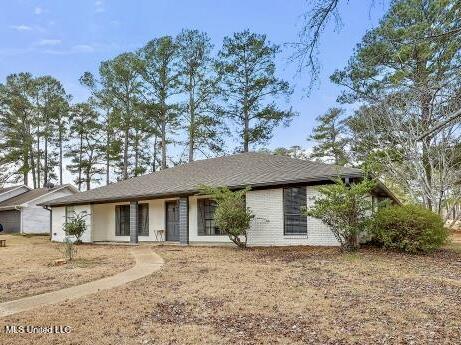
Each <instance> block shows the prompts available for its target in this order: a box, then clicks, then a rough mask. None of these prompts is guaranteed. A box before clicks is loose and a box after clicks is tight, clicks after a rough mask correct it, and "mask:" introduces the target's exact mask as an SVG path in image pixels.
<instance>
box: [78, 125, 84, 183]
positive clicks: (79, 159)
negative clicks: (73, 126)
mask: <svg viewBox="0 0 461 345" xmlns="http://www.w3.org/2000/svg"><path fill="white" fill-rule="evenodd" d="M82 157H83V133H81V132H80V148H79V152H78V190H79V191H81V190H82Z"/></svg>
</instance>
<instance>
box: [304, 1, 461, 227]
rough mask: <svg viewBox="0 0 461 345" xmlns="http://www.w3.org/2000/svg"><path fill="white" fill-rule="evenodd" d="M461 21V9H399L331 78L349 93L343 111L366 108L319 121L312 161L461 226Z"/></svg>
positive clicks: (428, 5)
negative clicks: (344, 170)
mask: <svg viewBox="0 0 461 345" xmlns="http://www.w3.org/2000/svg"><path fill="white" fill-rule="evenodd" d="M459 18H461V3H459V2H458V1H436V0H434V1H426V2H421V1H418V0H404V1H394V2H392V4H391V7H390V9H389V11H388V12H387V14H386V15H385V16H384V18H383V19H382V20H381V22H380V24H379V25H378V26H377V27H376V28H374V29H373V30H370V31H369V32H368V33H367V34H366V35H365V36H364V37H363V39H362V42H361V43H360V44H358V46H357V48H356V50H355V52H354V54H353V56H352V57H351V59H350V60H349V62H348V64H347V65H346V66H345V67H344V68H343V69H339V70H337V71H336V72H335V73H334V74H333V75H332V76H331V80H332V81H333V82H334V83H335V84H337V85H340V86H342V87H343V90H344V92H343V93H342V95H341V96H340V97H339V99H338V101H339V103H341V104H348V103H350V104H359V105H360V106H359V107H358V108H357V109H356V110H355V111H353V112H352V113H351V112H349V113H348V112H347V111H345V110H344V108H343V107H342V106H336V107H332V108H331V109H329V110H328V111H327V112H326V113H325V114H322V115H321V116H319V117H318V118H317V121H318V125H317V127H316V128H315V129H314V131H313V133H312V135H311V136H310V137H309V138H310V140H312V141H313V142H314V143H315V145H314V147H313V154H312V157H314V158H315V157H317V158H320V159H323V160H325V159H326V160H328V161H330V162H333V163H336V164H340V165H344V164H349V165H356V166H360V167H362V168H364V169H365V170H367V171H369V172H371V173H373V174H374V175H375V176H378V177H381V178H382V179H384V180H385V181H386V182H387V184H388V185H389V186H391V187H392V189H393V190H395V191H397V193H398V194H399V196H400V197H401V198H402V199H403V200H407V201H411V202H420V203H422V204H423V205H424V206H426V207H427V208H429V209H431V210H432V211H434V212H436V213H439V214H442V215H444V216H445V218H451V219H456V218H458V217H459V216H460V215H461V213H460V212H459V203H460V200H461V145H460V135H461V132H460V123H459V121H452V122H449V123H447V121H446V120H447V119H448V118H449V117H450V114H453V113H454V112H456V111H457V110H459V109H461V92H460V90H461V72H460V71H461V29H459V28H461V24H460V22H459ZM440 124H443V126H440ZM434 128H440V130H437V131H433V130H432V129H434ZM456 210H458V212H457V215H455V216H453V214H454V212H455V211H456Z"/></svg>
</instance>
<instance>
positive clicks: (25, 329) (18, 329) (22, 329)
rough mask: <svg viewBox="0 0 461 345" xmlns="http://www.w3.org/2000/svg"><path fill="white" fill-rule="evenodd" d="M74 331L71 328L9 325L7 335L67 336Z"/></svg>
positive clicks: (6, 327)
mask: <svg viewBox="0 0 461 345" xmlns="http://www.w3.org/2000/svg"><path fill="white" fill-rule="evenodd" d="M71 331H72V329H71V327H70V326H56V325H55V326H32V325H20V326H18V325H9V326H8V325H7V326H5V333H7V334H24V333H30V334H66V333H70V332H71Z"/></svg>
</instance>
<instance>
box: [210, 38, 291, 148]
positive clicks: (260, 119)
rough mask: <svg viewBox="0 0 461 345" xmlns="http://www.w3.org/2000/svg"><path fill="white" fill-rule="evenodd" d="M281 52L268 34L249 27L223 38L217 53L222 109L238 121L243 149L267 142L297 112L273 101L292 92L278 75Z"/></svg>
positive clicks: (226, 114)
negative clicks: (268, 37)
mask: <svg viewBox="0 0 461 345" xmlns="http://www.w3.org/2000/svg"><path fill="white" fill-rule="evenodd" d="M279 52H280V48H279V47H278V46H277V45H273V44H271V43H270V42H268V41H267V38H266V36H265V35H257V34H254V33H250V32H249V31H248V30H246V31H243V32H240V33H235V34H234V35H233V36H232V37H226V38H224V43H223V47H222V49H221V51H220V52H219V54H218V60H217V63H216V69H217V72H218V75H219V76H220V78H221V88H222V93H223V96H224V102H225V104H224V106H223V108H222V111H223V114H224V115H225V116H226V117H229V118H230V119H231V120H232V121H233V122H234V123H235V124H236V126H237V133H238V136H239V139H240V140H241V143H242V146H243V151H244V152H247V151H249V149H250V145H258V144H264V143H265V142H267V141H268V140H269V139H270V138H271V137H272V132H273V130H274V128H275V127H277V126H279V125H280V124H284V125H287V124H288V123H289V122H290V120H291V119H292V118H293V116H294V115H295V113H294V112H293V111H292V110H291V109H288V110H282V109H280V108H279V107H278V106H277V105H276V103H275V101H274V99H277V98H280V97H285V98H287V97H288V96H289V95H290V94H291V93H292V90H291V89H290V86H289V84H288V82H286V81H283V80H281V79H278V78H277V77H276V68H275V56H276V55H277V54H278V53H279Z"/></svg>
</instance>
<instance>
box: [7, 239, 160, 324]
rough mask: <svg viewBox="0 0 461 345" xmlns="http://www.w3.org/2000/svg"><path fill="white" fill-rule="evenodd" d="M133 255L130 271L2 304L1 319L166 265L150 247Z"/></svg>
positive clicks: (151, 271)
mask: <svg viewBox="0 0 461 345" xmlns="http://www.w3.org/2000/svg"><path fill="white" fill-rule="evenodd" d="M131 253H132V254H133V256H134V257H135V259H136V264H135V265H134V266H133V267H132V268H130V269H129V270H126V271H123V272H120V273H118V274H116V275H113V276H110V277H106V278H102V279H99V280H94V281H92V282H88V283H85V284H81V285H76V286H72V287H69V288H65V289H61V290H57V291H52V292H46V293H43V294H40V295H35V296H30V297H25V298H21V299H17V300H14V301H9V302H5V303H0V317H4V316H8V315H12V314H16V313H19V312H22V311H26V310H31V309H34V308H37V307H40V306H44V305H48V304H55V303H59V302H63V301H68V300H73V299H76V298H80V297H83V296H87V295H90V294H93V293H96V292H98V291H101V290H106V289H111V288H114V287H117V286H120V285H123V284H126V283H128V282H131V281H133V280H136V279H139V278H142V277H145V276H147V275H149V274H151V273H153V272H156V271H158V270H160V268H161V267H162V265H163V263H164V261H163V259H162V258H161V257H160V256H159V255H158V254H156V253H154V252H153V251H152V248H150V247H142V246H141V247H137V248H133V249H132V250H131Z"/></svg>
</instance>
